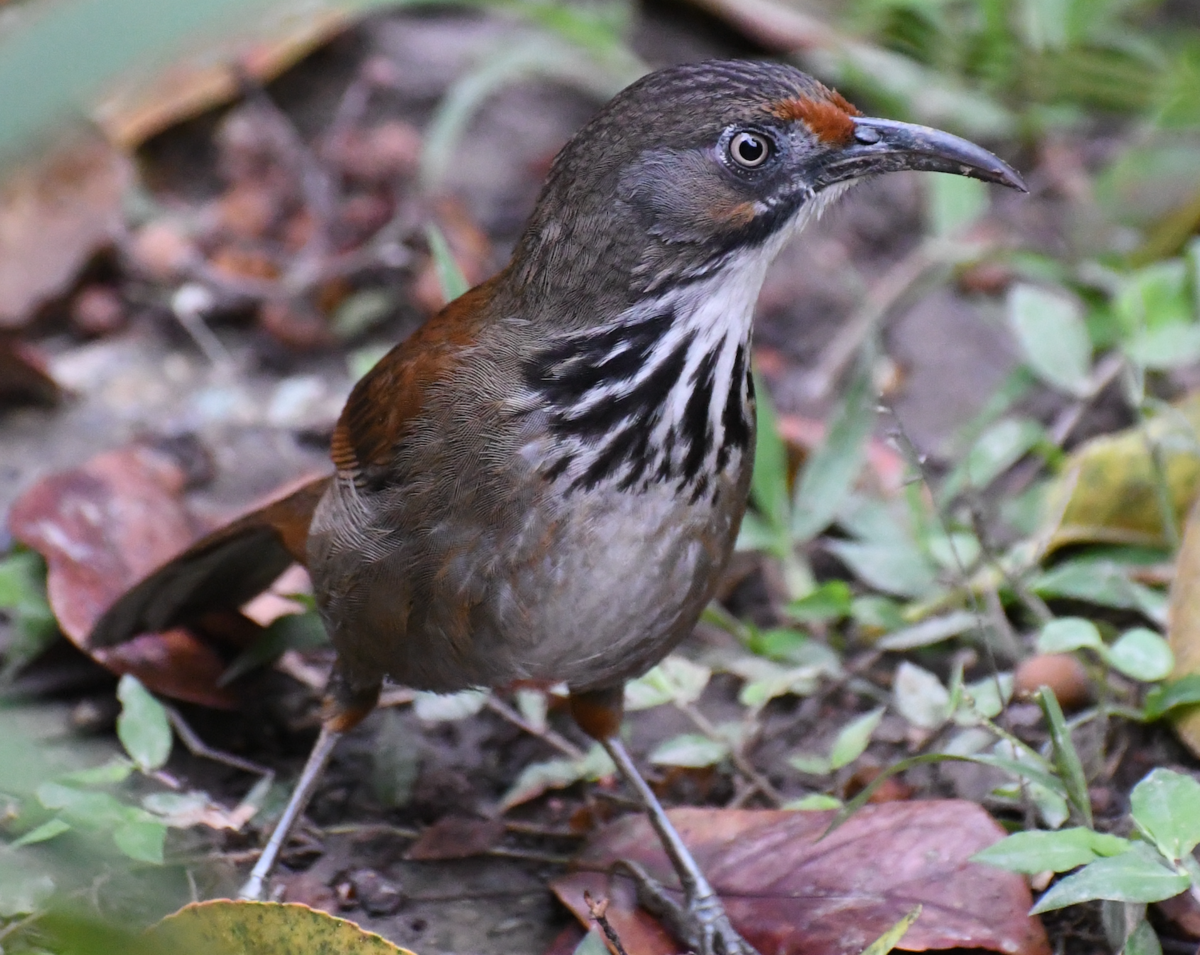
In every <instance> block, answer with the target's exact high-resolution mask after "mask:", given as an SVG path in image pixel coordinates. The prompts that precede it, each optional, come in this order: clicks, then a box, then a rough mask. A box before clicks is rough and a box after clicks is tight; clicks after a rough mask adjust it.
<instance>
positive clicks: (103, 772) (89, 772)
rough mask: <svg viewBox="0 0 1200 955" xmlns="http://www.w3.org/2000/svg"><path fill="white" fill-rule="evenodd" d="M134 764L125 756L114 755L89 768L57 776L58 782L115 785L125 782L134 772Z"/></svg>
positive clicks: (76, 784) (78, 784) (71, 784)
mask: <svg viewBox="0 0 1200 955" xmlns="http://www.w3.org/2000/svg"><path fill="white" fill-rule="evenodd" d="M133 770H134V765H133V763H131V762H130V761H129V760H127V759H126V758H125V757H124V756H114V757H113V758H112V759H110V760H109V761H108V762H107V763H101V764H100V765H99V766H92V767H90V768H88V769H77V770H75V771H74V772H72V773H63V774H62V775H61V776H57V777H55V781H56V782H60V783H64V784H65V785H67V786H115V785H116V784H117V783H123V782H125V780H127V779H128V778H129V777H130V775H131V774H132V773H133Z"/></svg>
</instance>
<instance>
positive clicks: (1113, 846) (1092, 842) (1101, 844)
mask: <svg viewBox="0 0 1200 955" xmlns="http://www.w3.org/2000/svg"><path fill="white" fill-rule="evenodd" d="M1130 845H1132V843H1130V842H1129V840H1127V839H1121V838H1120V837H1118V836H1110V835H1105V834H1103V833H1098V832H1093V831H1092V830H1091V829H1088V828H1085V827H1084V826H1076V827H1074V828H1071V829H1059V830H1058V831H1057V832H1041V831H1038V832H1016V833H1013V834H1012V835H1011V836H1007V837H1005V838H1004V839H1001V840H1000V841H999V842H997V843H995V844H993V845H990V846H988V847H987V848H986V849H982V850H980V851H979V852H976V853H975V855H973V856H971V861H972V862H984V863H987V864H988V865H994V866H996V867H998V868H1001V869H1008V870H1009V871H1010V872H1024V873H1025V874H1026V875H1035V874H1037V873H1038V872H1067V871H1070V870H1071V869H1074V868H1077V867H1079V866H1081V865H1087V864H1088V863H1089V862H1095V861H1096V860H1097V859H1099V858H1101V857H1106V856H1115V855H1117V854H1118V853H1121V852H1124V851H1125V850H1126V849H1128V848H1129V847H1130Z"/></svg>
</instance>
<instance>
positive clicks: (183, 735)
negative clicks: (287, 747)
mask: <svg viewBox="0 0 1200 955" xmlns="http://www.w3.org/2000/svg"><path fill="white" fill-rule="evenodd" d="M163 708H164V709H165V710H166V711H167V719H168V720H170V722H171V727H172V729H174V730H175V732H176V733H177V734H178V735H179V740H180V742H182V743H183V745H184V746H186V747H187V750H188V752H189V753H191V754H192V755H193V756H198V757H200V758H201V759H211V760H212V761H213V762H214V763H223V764H224V765H226V766H232V767H233V768H234V769H240V770H242V771H243V772H247V773H253V774H254V775H256V776H265V777H268V778H271V779H274V778H275V771H274V770H272V769H268V768H267V767H266V766H260V765H259V764H258V763H255V762H252V761H251V760H248V759H242V757H241V756H235V755H233V753H227V752H225V751H224V750H222V749H213V747H211V746H209V745H208V744H207V743H206V742H204V740H202V739H201V738H200V737H199V735H197V733H196V731H195V730H194V729H192V728H191V726H189V725H188V722H187V720H185V719H184V718H183V716H182V714H181V713H180V712H179V711H178V710H177V709H175V707H173V706H166V705H165V704H164V707H163Z"/></svg>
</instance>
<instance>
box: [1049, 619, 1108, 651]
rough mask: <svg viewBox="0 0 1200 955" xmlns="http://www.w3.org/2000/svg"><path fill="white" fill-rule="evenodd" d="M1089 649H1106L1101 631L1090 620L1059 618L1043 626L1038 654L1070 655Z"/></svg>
mask: <svg viewBox="0 0 1200 955" xmlns="http://www.w3.org/2000/svg"><path fill="white" fill-rule="evenodd" d="M1084 647H1087V648H1088V649H1091V650H1100V651H1103V650H1104V649H1105V646H1104V641H1103V640H1102V639H1101V638H1100V631H1099V630H1097V629H1096V625H1095V624H1094V623H1092V622H1091V621H1090V620H1084V619H1083V618H1082V617H1059V618H1058V619H1057V620H1050V621H1048V622H1046V623H1045V624H1043V625H1042V629H1041V632H1040V633H1039V634H1038V638H1037V649H1038V653H1070V652H1071V651H1073V650H1081V649H1083V648H1084Z"/></svg>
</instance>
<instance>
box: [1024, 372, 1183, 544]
mask: <svg viewBox="0 0 1200 955" xmlns="http://www.w3.org/2000/svg"><path fill="white" fill-rule="evenodd" d="M1198 440H1200V393H1193V394H1191V395H1188V396H1187V397H1186V398H1184V399H1183V400H1182V401H1180V402H1178V403H1176V404H1175V406H1174V407H1173V409H1172V410H1171V411H1170V412H1167V413H1164V414H1160V415H1158V416H1157V417H1156V418H1154V419H1153V420H1152V421H1151V422H1150V423H1149V425H1148V426H1147V427H1146V428H1145V429H1143V428H1142V427H1137V426H1135V427H1132V428H1127V429H1125V430H1124V431H1117V432H1114V433H1112V434H1106V435H1102V436H1100V437H1098V438H1093V439H1092V440H1091V441H1087V442H1085V443H1084V444H1082V445H1080V446H1079V447H1078V448H1076V449H1075V450H1074V451H1072V452H1071V454H1070V455H1069V456H1068V458H1067V466H1066V467H1065V468H1063V470H1062V477H1061V478H1060V479H1059V482H1058V486H1057V489H1056V491H1055V492H1054V493H1053V494H1052V500H1051V504H1050V506H1049V507H1048V508H1047V513H1049V514H1055V515H1057V514H1061V517H1059V518H1058V521H1057V524H1056V525H1055V526H1053V527H1052V528H1049V529H1048V530H1049V532H1050V533H1049V535H1048V539H1049V545H1048V547H1047V551H1053V550H1056V549H1057V548H1059V547H1063V546H1066V545H1068V544H1080V543H1107V544H1134V545H1142V546H1149V547H1161V546H1165V545H1166V543H1167V537H1166V535H1165V534H1164V533H1163V515H1162V510H1161V506H1160V503H1159V495H1158V480H1157V478H1156V476H1155V469H1154V462H1153V459H1152V457H1151V453H1150V446H1151V444H1150V443H1151V442H1154V443H1156V444H1157V445H1158V447H1159V449H1160V451H1161V456H1162V460H1163V464H1164V469H1165V471H1166V483H1167V487H1168V488H1169V490H1170V498H1171V503H1172V506H1173V510H1174V512H1175V515H1176V517H1177V518H1179V519H1180V520H1182V517H1183V515H1185V514H1186V513H1187V511H1188V508H1190V507H1191V505H1192V501H1194V500H1195V499H1196V492H1197V488H1200V454H1197V452H1196V446H1197V441H1198ZM1055 502H1057V503H1055Z"/></svg>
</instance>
